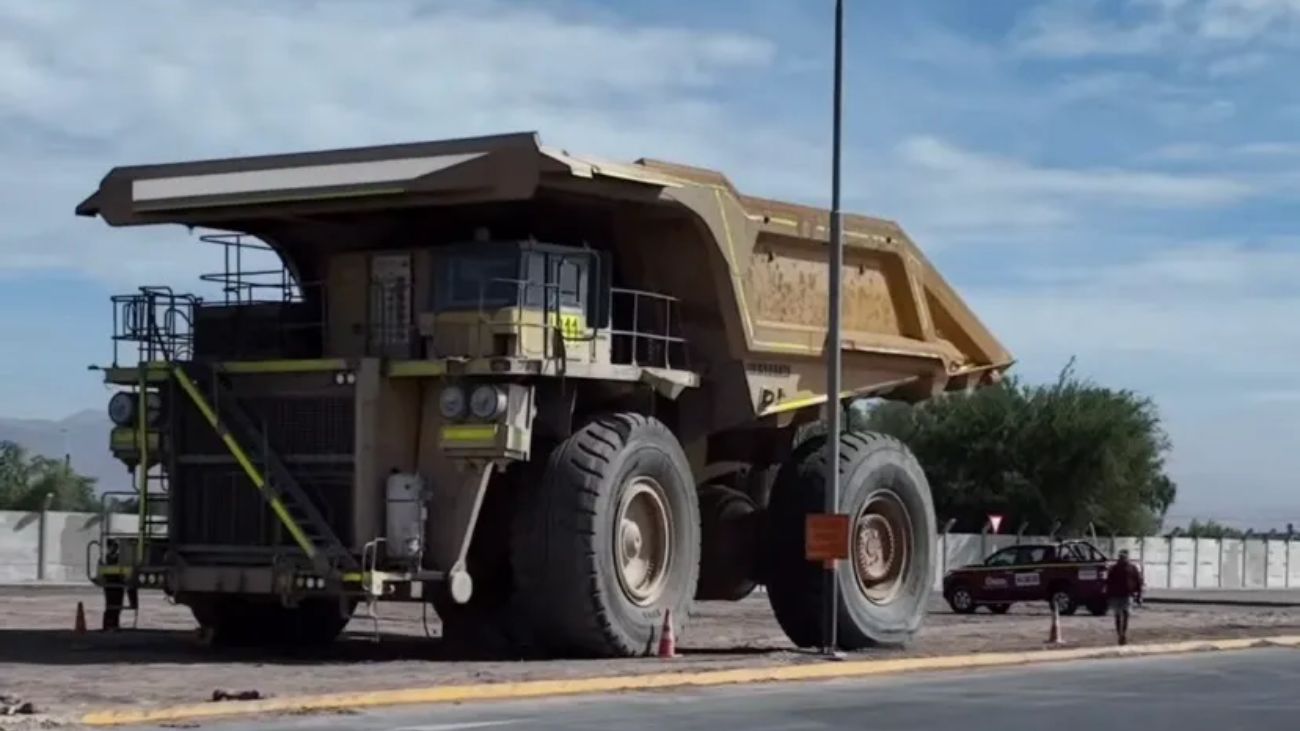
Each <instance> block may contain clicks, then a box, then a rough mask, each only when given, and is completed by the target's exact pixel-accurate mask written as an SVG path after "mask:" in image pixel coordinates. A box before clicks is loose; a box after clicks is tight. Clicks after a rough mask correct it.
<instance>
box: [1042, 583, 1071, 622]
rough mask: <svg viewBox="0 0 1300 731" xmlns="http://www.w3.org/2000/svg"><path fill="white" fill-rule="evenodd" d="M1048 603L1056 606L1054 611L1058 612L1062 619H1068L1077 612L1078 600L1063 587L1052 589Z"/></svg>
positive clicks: (1058, 586)
mask: <svg viewBox="0 0 1300 731" xmlns="http://www.w3.org/2000/svg"><path fill="white" fill-rule="evenodd" d="M1048 601H1050V602H1051V603H1053V604H1055V605H1056V611H1058V612H1060V613H1061V616H1063V617H1068V616H1070V615H1071V614H1074V613H1075V612H1077V611H1079V600H1078V599H1075V597H1074V592H1073V591H1071V590H1070V587H1068V586H1065V585H1057V586H1054V587H1052V591H1051V594H1050V596H1049V597H1048Z"/></svg>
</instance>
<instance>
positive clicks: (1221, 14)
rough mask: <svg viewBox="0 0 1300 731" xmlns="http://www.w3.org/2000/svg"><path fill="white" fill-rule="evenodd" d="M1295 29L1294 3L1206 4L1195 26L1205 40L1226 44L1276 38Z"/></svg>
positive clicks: (1232, 0)
mask: <svg viewBox="0 0 1300 731" xmlns="http://www.w3.org/2000/svg"><path fill="white" fill-rule="evenodd" d="M1298 27H1300V2H1298V1H1297V0H1208V2H1206V3H1205V7H1204V10H1203V12H1202V13H1201V15H1200V17H1199V25H1198V29H1199V31H1200V33H1201V34H1202V35H1203V36H1205V37H1206V38H1210V39H1215V40H1228V41H1252V40H1257V39H1260V38H1261V37H1264V36H1273V37H1279V36H1283V35H1285V34H1289V33H1291V32H1293V31H1295V30H1296V29H1297V28H1298Z"/></svg>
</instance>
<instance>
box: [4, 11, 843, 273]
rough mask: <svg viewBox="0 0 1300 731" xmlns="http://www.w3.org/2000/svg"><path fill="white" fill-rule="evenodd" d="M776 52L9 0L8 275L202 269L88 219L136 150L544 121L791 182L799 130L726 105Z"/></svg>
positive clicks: (555, 133) (160, 153) (677, 34)
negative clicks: (98, 190) (794, 134)
mask: <svg viewBox="0 0 1300 731" xmlns="http://www.w3.org/2000/svg"><path fill="white" fill-rule="evenodd" d="M74 49H75V50H74ZM775 54H776V49H775V46H774V45H773V44H772V43H771V42H770V41H768V40H766V39H763V38H759V37H755V36H750V35H744V34H738V33H729V32H716V31H708V30H694V29H690V28H687V27H673V26H644V25H643V26H632V25H628V24H625V23H622V22H620V21H618V20H617V19H616V18H614V17H612V16H609V17H607V16H604V15H601V16H584V15H580V14H577V13H569V14H567V15H560V14H551V13H547V12H543V11H541V10H537V9H527V8H524V7H521V6H519V5H516V4H514V3H505V2H499V1H497V0H479V1H477V2H469V3H466V2H450V1H448V0H443V1H438V2H427V1H426V2H415V1H414V0H411V1H404V2H399V1H393V2H386V3H338V2H317V3H308V4H304V3H290V2H285V3H276V4H267V3H259V2H253V0H241V1H232V2H223V3H172V2H164V1H163V0H140V1H139V2H134V3H129V4H112V5H111V6H110V5H107V4H103V3H93V2H83V3H73V2H66V3H24V2H18V3H3V4H0V110H3V111H0V124H3V126H4V129H5V134H4V135H2V136H0V157H3V158H4V160H5V165H4V166H3V168H0V191H3V195H2V196H0V216H3V217H4V219H5V220H6V221H7V224H6V228H7V231H6V237H5V239H4V240H3V242H2V243H0V274H3V272H5V271H8V272H10V273H13V272H16V271H29V270H31V269H45V268H55V269H72V270H77V271H81V272H83V273H86V274H89V275H91V276H94V277H97V278H100V279H107V280H112V281H114V282H119V281H122V280H125V279H127V278H137V277H142V278H144V279H157V278H159V276H157V275H164V276H171V275H174V274H175V273H177V271H178V268H179V269H186V270H193V269H194V268H195V267H196V266H197V264H195V263H194V259H195V257H199V256H202V254H200V253H198V252H193V253H191V252H190V251H189V250H190V249H193V248H194V247H185V252H184V253H183V254H177V253H175V252H174V251H169V252H167V253H166V254H165V255H163V256H158V255H157V253H158V252H159V250H158V249H157V248H156V244H157V243H158V242H159V241H161V240H162V239H163V238H164V237H170V239H171V240H172V241H175V240H177V239H180V238H182V237H184V235H185V234H184V233H183V231H182V230H180V229H174V230H170V231H168V232H167V233H165V234H163V233H155V232H146V231H143V230H138V229H137V230H128V231H126V232H109V231H107V230H106V227H105V226H104V225H103V224H102V223H100V222H93V223H92V222H88V221H78V220H75V219H74V218H73V215H72V207H73V206H74V205H75V203H76V202H77V201H78V200H80V199H81V198H82V197H84V196H85V195H86V194H88V193H90V192H91V191H92V190H93V189H94V186H95V184H96V183H97V182H98V180H99V178H100V177H101V176H102V175H103V174H104V173H105V172H107V170H108V169H109V168H110V167H111V166H113V165H119V164H134V163H142V162H160V161H170V160H178V159H190V158H196V157H211V156H231V155H240V154H254V153H265V152H272V151H284V150H294V149H312V148H319V147H337V146H352V145H363V144H375V143H384V142H397V141H408V140H417V139H438V138H443V137H453V136H463V135H479V134H489V133H497V132H508V131H521V130H534V129H535V130H538V131H540V132H541V133H542V135H543V138H544V139H546V140H547V141H548V142H551V143H557V144H563V145H565V146H568V147H570V148H572V149H574V150H575V151H580V152H590V153H593V154H599V155H608V156H612V157H622V158H632V157H636V156H640V155H646V156H656V157H667V158H670V159H671V158H677V159H680V160H681V161H683V162H687V163H691V164H697V165H704V166H715V167H719V168H722V169H724V171H725V172H727V173H729V174H731V175H733V176H735V177H737V178H739V181H738V182H739V183H741V184H749V185H750V187H754V186H755V185H757V186H758V187H760V188H764V190H763V192H765V193H768V194H771V195H780V194H786V193H790V192H792V191H795V190H797V188H798V185H799V183H798V181H799V179H800V175H799V171H800V170H801V169H802V168H806V167H807V165H808V163H807V162H806V161H807V160H808V159H810V156H809V155H807V154H806V152H805V151H804V149H803V148H802V147H801V144H802V143H801V142H800V140H798V139H797V138H796V139H791V138H790V136H789V135H785V134H783V133H782V131H780V130H778V129H776V128H774V127H770V126H765V125H764V124H762V123H761V121H760V122H758V123H755V121H754V120H753V118H751V117H736V116H733V114H732V113H731V112H730V111H729V109H728V108H727V106H726V105H725V104H724V103H723V102H722V100H721V99H720V98H719V96H720V95H722V94H723V93H724V92H725V90H726V86H727V85H728V84H731V83H734V82H736V81H739V80H743V79H744V78H745V77H746V76H747V75H750V74H753V73H754V72H756V71H758V70H761V69H764V68H766V67H768V66H770V65H771V64H773V62H774V60H775V57H776V56H775ZM721 130H733V132H732V133H727V134H721V133H720V131H721ZM760 153H761V154H760ZM765 158H766V159H765ZM821 162H822V161H821V159H820V158H818V159H816V163H817V164H819V165H820V163H821ZM764 163H767V164H769V165H771V166H772V168H773V169H775V168H777V167H780V168H781V169H782V170H783V171H784V172H785V173H786V174H785V175H770V174H767V175H765V174H764V172H765V171H764V170H763V165H764ZM756 179H757V180H756ZM764 183H765V184H766V185H762V184H764ZM130 242H141V243H130ZM123 247H125V248H123ZM151 247H152V248H151ZM145 251H152V252H154V254H155V255H154V256H138V255H139V254H142V253H144V252H145ZM128 254H130V256H128ZM123 261H135V262H140V264H139V266H138V269H137V270H136V271H124V270H123V267H122V266H121V262H123ZM141 270H142V271H141ZM151 274H152V275H155V276H150V275H151Z"/></svg>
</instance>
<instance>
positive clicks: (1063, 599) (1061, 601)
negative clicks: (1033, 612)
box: [1052, 591, 1070, 612]
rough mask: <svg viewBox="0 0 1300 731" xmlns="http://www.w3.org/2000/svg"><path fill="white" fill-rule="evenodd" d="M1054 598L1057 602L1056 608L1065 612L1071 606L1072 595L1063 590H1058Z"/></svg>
mask: <svg viewBox="0 0 1300 731" xmlns="http://www.w3.org/2000/svg"><path fill="white" fill-rule="evenodd" d="M1052 600H1053V601H1055V602H1056V608H1057V609H1058V610H1059V611H1062V612H1063V611H1065V609H1066V608H1067V607H1069V606H1070V595H1069V594H1067V593H1065V592H1063V591H1058V592H1056V594H1054V595H1052Z"/></svg>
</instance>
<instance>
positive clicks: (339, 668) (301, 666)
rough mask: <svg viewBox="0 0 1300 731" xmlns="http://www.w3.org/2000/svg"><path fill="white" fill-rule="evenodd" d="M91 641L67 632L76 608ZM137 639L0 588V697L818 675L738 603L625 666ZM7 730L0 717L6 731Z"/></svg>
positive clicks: (1242, 617)
mask: <svg viewBox="0 0 1300 731" xmlns="http://www.w3.org/2000/svg"><path fill="white" fill-rule="evenodd" d="M78 601H81V602H84V604H85V608H86V616H87V621H88V624H89V626H90V629H91V631H90V632H89V633H87V634H85V635H80V636H78V635H75V634H74V633H73V632H72V627H73V622H74V617H75V613H76V605H77V602H78ZM141 601H142V605H143V606H142V609H141V612H140V616H139V624H138V629H128V630H123V631H120V632H115V633H103V632H99V631H97V630H98V627H99V622H100V616H99V612H100V609H101V608H102V597H101V596H100V595H99V594H97V593H95V592H93V591H90V590H86V589H71V588H70V589H21V588H0V696H9V697H11V698H20V699H22V700H24V701H30V702H32V703H34V704H35V705H36V706H37V708H38V710H39V711H41V712H42V713H43V714H48V717H50V718H54V719H59V718H63V719H67V718H71V717H74V716H76V715H78V714H80V713H83V712H85V711H86V710H88V709H92V708H104V707H108V706H130V705H142V704H143V705H157V704H171V703H192V702H203V701H208V700H210V699H211V697H212V693H213V691H215V690H225V691H242V690H252V689H255V690H257V691H259V692H260V693H261V694H263V695H264V696H265V695H269V696H284V695H297V694H309V693H310V694H315V693H327V692H331V691H358V690H371V689H384V688H395V687H409V686H436V685H441V684H463V683H482V682H494V681H505V680H531V679H542V678H564V677H581V676H594V675H610V674H626V673H651V672H665V671H669V672H671V671H686V670H708V669H723V668H733V667H743V666H746V665H755V664H760V663H766V664H781V663H799V662H816V661H818V660H816V659H815V658H812V657H809V655H808V654H807V653H801V652H797V651H795V649H794V648H793V647H792V646H791V645H790V644H789V642H788V641H787V640H786V639H785V637H784V635H783V634H782V633H781V630H780V628H779V627H778V626H777V625H776V623H775V622H774V621H773V619H772V617H771V613H770V611H769V610H768V606H767V600H766V598H765V597H764V596H763V595H761V594H756V595H754V596H751V597H750V598H749V599H747V600H745V601H744V602H740V603H714V602H707V603H702V604H699V605H697V613H696V616H693V617H692V618H691V621H690V624H689V625H688V627H687V628H686V629H685V631H684V632H683V633H682V636H681V637H680V638H679V651H680V652H681V657H679V658H677V659H673V660H658V659H654V658H645V659H630V660H619V661H607V660H604V661H546V662H541V661H533V662H526V661H519V662H501V661H492V662H486V661H476V660H465V659H457V658H454V657H449V656H448V653H447V652H446V651H445V650H444V648H442V647H440V643H439V640H438V639H436V637H437V633H438V622H437V619H436V617H435V616H434V615H433V613H432V611H430V612H429V615H428V626H429V630H430V633H431V634H432V635H433V638H427V637H426V636H425V634H424V628H423V625H422V621H421V616H420V608H419V606H418V605H403V604H390V605H381V608H380V615H381V621H380V637H379V641H378V642H377V643H376V642H375V641H374V639H373V637H374V635H373V625H372V624H371V622H370V621H369V620H367V619H361V618H358V619H354V620H353V622H352V624H351V625H350V626H349V628H348V632H347V635H346V636H345V637H344V638H343V639H341V640H340V641H339V642H337V643H335V644H334V645H331V646H329V647H328V648H324V649H321V650H318V651H314V652H312V653H311V654H307V655H296V656H293V657H285V656H283V655H269V654H249V653H236V652H232V651H217V650H213V649H209V648H204V647H202V646H200V645H199V644H198V641H197V633H196V632H195V624H194V621H193V619H192V618H191V617H190V614H189V611H188V610H187V609H185V608H184V607H179V606H173V605H169V604H167V603H166V602H165V601H163V600H162V599H161V598H160V597H159V596H157V595H155V594H146V593H142V595H141ZM130 619H131V617H130V614H129V613H128V614H124V615H123V623H124V624H125V625H127V626H129V625H130ZM1132 622H1133V626H1132V630H1131V641H1132V642H1135V643H1138V642H1155V641H1164V640H1177V639H1193V638H1199V637H1251V636H1263V635H1271V634H1294V633H1300V610H1297V609H1287V608H1276V607H1272V608H1270V607H1226V606H1171V605H1160V606H1156V605H1148V606H1146V607H1144V608H1142V609H1139V610H1137V611H1136V612H1135V614H1134V617H1133V620H1132ZM1049 623H1050V618H1049V615H1048V614H1047V612H1046V608H1045V607H1039V606H1017V607H1015V608H1013V609H1012V611H1011V612H1010V613H1009V614H1007V615H1005V616H994V615H991V614H988V613H986V612H983V611H981V612H980V613H978V614H976V615H973V616H958V615H954V614H952V613H951V612H950V611H948V609H947V607H946V606H944V605H943V604H942V603H941V602H939V601H938V600H936V601H935V603H934V605H933V608H932V611H931V613H930V616H929V617H928V619H927V622H926V626H925V628H924V629H923V631H922V633H921V635H920V637H919V638H918V640H917V641H916V642H915V643H914V644H913V645H911V646H909V647H908V648H907V649H906V650H892V651H883V650H882V651H876V652H872V653H864V654H863V655H862V656H863V657H873V656H879V657H886V656H887V657H900V656H910V655H946V654H957V653H968V652H987V651H1007V650H1028V649H1034V648H1041V647H1043V645H1044V641H1045V640H1046V639H1047V635H1048V629H1049ZM1062 632H1063V635H1064V637H1065V640H1066V643H1067V644H1068V645H1070V646H1089V645H1104V644H1110V643H1112V642H1113V641H1114V636H1113V629H1112V624H1111V620H1110V618H1108V617H1102V618H1097V617H1092V616H1090V615H1087V614H1086V613H1081V614H1080V615H1078V616H1073V617H1066V618H1064V619H1063V622H1062ZM8 721H9V719H4V718H0V727H4V726H5V725H6V722H8Z"/></svg>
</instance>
